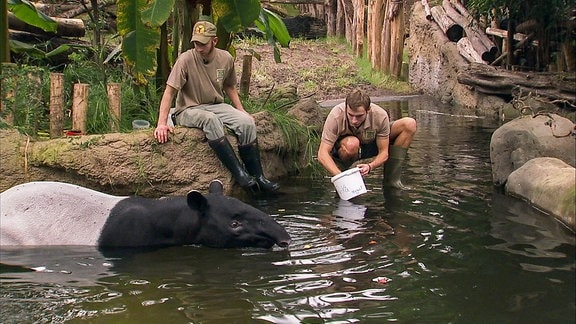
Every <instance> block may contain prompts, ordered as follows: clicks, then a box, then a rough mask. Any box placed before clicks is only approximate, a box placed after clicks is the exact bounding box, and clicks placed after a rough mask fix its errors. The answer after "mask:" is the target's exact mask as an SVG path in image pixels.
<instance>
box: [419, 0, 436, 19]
mask: <svg viewBox="0 0 576 324" xmlns="http://www.w3.org/2000/svg"><path fill="white" fill-rule="evenodd" d="M421 2H422V7H424V12H425V13H426V20H430V21H432V20H434V17H432V12H430V5H429V4H428V1H427V0H422V1H421Z"/></svg>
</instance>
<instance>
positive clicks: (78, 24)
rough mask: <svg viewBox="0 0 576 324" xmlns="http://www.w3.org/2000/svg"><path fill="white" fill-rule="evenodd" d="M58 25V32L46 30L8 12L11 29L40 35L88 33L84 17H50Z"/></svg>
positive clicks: (78, 34) (79, 34)
mask: <svg viewBox="0 0 576 324" xmlns="http://www.w3.org/2000/svg"><path fill="white" fill-rule="evenodd" d="M50 18H52V19H53V20H54V21H56V23H57V24H58V26H57V27H56V33H50V32H45V31H44V30H42V29H41V28H38V27H35V26H32V25H28V24H27V23H25V22H23V21H22V20H20V19H18V18H16V16H15V15H14V14H13V13H11V12H9V13H8V25H9V28H10V29H15V30H21V31H26V32H30V33H34V34H39V35H58V36H63V37H84V35H85V34H86V28H85V26H84V21H83V20H82V19H70V18H57V17H50Z"/></svg>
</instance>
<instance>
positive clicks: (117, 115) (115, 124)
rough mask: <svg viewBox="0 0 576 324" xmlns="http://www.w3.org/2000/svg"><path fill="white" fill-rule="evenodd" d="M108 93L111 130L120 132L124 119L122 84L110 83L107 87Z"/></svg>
mask: <svg viewBox="0 0 576 324" xmlns="http://www.w3.org/2000/svg"><path fill="white" fill-rule="evenodd" d="M106 92H107V93H108V109H110V117H111V118H110V130H111V131H112V132H118V131H120V120H121V117H122V105H121V102H122V90H121V88H120V83H108V84H107V85H106Z"/></svg>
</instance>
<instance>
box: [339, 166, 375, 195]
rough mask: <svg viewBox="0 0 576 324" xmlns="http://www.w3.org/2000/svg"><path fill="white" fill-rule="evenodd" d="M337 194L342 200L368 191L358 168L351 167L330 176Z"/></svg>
mask: <svg viewBox="0 0 576 324" xmlns="http://www.w3.org/2000/svg"><path fill="white" fill-rule="evenodd" d="M330 180H331V181H332V183H333V184H334V187H335V188H336V192H338V196H340V198H341V199H343V200H348V199H352V198H354V197H356V196H359V195H361V194H363V193H366V192H368V191H367V190H366V186H365V185H364V179H362V175H361V174H360V169H359V168H352V169H349V170H346V171H344V172H342V173H340V174H337V175H335V176H333V177H332V178H330Z"/></svg>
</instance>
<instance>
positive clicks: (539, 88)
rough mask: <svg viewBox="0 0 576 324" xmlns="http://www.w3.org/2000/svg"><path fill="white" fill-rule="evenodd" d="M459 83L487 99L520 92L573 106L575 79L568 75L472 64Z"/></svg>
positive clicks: (574, 103) (462, 71)
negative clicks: (527, 71) (482, 94)
mask: <svg viewBox="0 0 576 324" xmlns="http://www.w3.org/2000/svg"><path fill="white" fill-rule="evenodd" d="M458 82H460V83H462V84H465V85H469V86H473V87H474V89H476V91H478V92H482V93H486V94H490V95H493V94H499V95H505V96H512V95H513V91H522V93H525V94H528V93H530V94H532V95H534V96H540V97H544V98H547V99H548V100H550V101H555V100H558V101H562V102H567V103H569V104H570V105H572V106H575V105H576V77H574V75H573V74H571V73H564V74H559V73H545V72H532V73H524V72H515V71H510V70H506V69H502V68H496V67H493V66H490V65H486V64H479V63H471V64H470V65H468V66H467V67H466V68H464V69H462V70H461V71H460V72H459V73H458Z"/></svg>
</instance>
